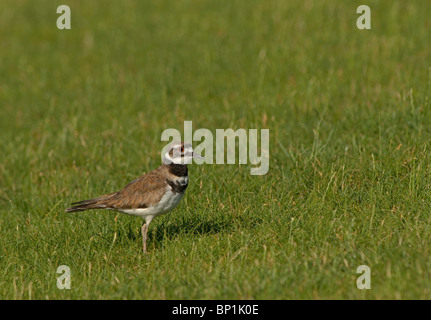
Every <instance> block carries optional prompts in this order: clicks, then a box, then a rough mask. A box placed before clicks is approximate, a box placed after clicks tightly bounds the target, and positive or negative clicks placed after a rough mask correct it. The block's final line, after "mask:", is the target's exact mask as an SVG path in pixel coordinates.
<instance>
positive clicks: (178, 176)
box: [66, 142, 203, 253]
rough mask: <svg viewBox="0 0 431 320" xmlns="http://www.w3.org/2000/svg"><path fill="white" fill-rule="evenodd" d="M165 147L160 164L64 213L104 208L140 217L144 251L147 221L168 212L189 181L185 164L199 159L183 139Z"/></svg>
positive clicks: (179, 199)
mask: <svg viewBox="0 0 431 320" xmlns="http://www.w3.org/2000/svg"><path fill="white" fill-rule="evenodd" d="M166 150H167V151H166V153H165V154H164V155H163V158H162V161H163V164H162V165H161V166H160V167H159V168H157V169H156V170H154V171H152V172H150V173H147V174H144V175H143V176H142V177H140V178H138V179H135V180H133V181H132V182H130V183H129V184H128V185H127V186H125V187H124V188H123V189H121V190H120V191H117V192H114V193H111V194H107V195H103V196H100V197H97V198H93V199H89V200H83V201H79V202H74V203H72V207H70V208H67V209H66V212H74V211H84V210H90V209H108V210H116V211H119V212H121V213H125V214H130V215H135V216H139V217H142V218H144V219H145V223H144V224H143V225H142V229H141V232H142V246H143V251H144V253H146V252H147V232H148V226H149V225H150V222H151V221H152V220H153V219H154V218H155V217H157V216H159V215H161V214H165V213H168V212H169V211H172V210H173V209H174V208H175V207H176V206H177V205H178V204H179V203H180V201H181V199H182V198H183V196H184V192H185V191H186V188H187V185H188V182H189V178H188V169H187V164H190V163H191V162H192V159H193V158H199V159H203V157H201V156H200V155H199V154H196V153H194V152H193V148H192V146H191V145H190V144H185V143H183V142H178V143H172V144H170V145H169V146H168V147H167V148H166Z"/></svg>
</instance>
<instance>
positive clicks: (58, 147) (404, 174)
mask: <svg viewBox="0 0 431 320" xmlns="http://www.w3.org/2000/svg"><path fill="white" fill-rule="evenodd" d="M60 4H68V5H70V7H71V11H72V29H71V30H65V31H60V30H58V29H57V28H56V19H57V17H58V15H57V14H56V8H57V6H58V5H60ZM360 4H365V3H364V2H363V1H342V0H337V1H333V0H331V1H329V0H325V1H322V0H319V1H318V0H303V1H300V0H298V1H281V0H280V1H255V0H243V1H240V0H238V1H205V2H202V1H197V0H181V1H167V0H164V1H159V0H157V1H156V0H154V1H137V0H136V1H132V0H129V1H109V2H108V1H86V2H85V1H62V2H56V1H48V0H43V1H38V2H37V4H36V3H35V2H34V1H2V3H1V4H0V39H1V40H0V41H1V45H2V50H1V51H0V79H2V80H1V81H0V103H1V107H0V128H1V130H0V154H1V158H2V159H1V161H0V298H3V299H29V298H31V299H392V298H394V299H417V298H419V299H430V298H431V278H430V276H431V271H430V270H431V243H430V240H431V215H430V212H431V204H430V198H431V189H430V178H431V169H430V163H431V150H430V143H429V142H430V137H431V112H430V107H431V105H430V88H431V69H430V68H431V43H430V41H429V34H430V31H431V19H430V12H431V10H430V9H431V5H430V3H429V1H427V0H423V1H422V0H415V1H410V2H406V1H389V0H387V1H384V0H379V1H378V0H373V1H369V3H368V5H369V6H370V7H371V12H372V30H370V31H365V30H364V31H361V30H358V29H357V28H356V19H357V18H358V16H359V15H358V14H356V8H357V7H358V6H359V5H360ZM185 120H192V121H193V128H194V129H198V128H208V129H210V130H211V131H212V132H213V133H215V129H217V128H223V129H225V128H233V129H238V128H245V129H248V128H256V129H263V128H268V129H270V153H269V155H270V169H269V172H268V174H266V175H264V176H251V175H250V168H251V165H241V166H239V165H203V166H198V165H192V166H191V167H190V168H189V171H190V176H191V177H190V178H191V180H190V184H189V188H188V190H187V193H186V196H185V198H184V200H183V202H182V203H181V204H180V206H179V207H178V208H177V209H176V210H175V211H173V212H172V213H170V214H169V215H166V216H163V217H159V218H157V219H155V220H154V221H153V222H152V224H151V226H150V229H149V251H150V253H149V254H148V255H147V256H145V255H143V254H142V253H141V236H140V233H139V232H140V227H141V223H142V221H141V219H139V218H136V217H130V216H126V215H121V214H117V213H115V212H103V211H89V212H83V213H69V214H66V213H65V212H64V209H65V208H66V207H67V206H68V205H69V204H70V202H72V201H76V200H82V199H86V198H89V197H94V196H98V195H100V194H104V193H108V192H112V191H115V190H118V189H120V188H121V187H123V186H124V185H125V184H126V183H127V182H129V181H130V180H132V179H134V178H136V177H138V176H139V175H140V174H142V173H143V172H148V171H150V170H152V169H154V168H156V167H158V166H159V165H160V150H161V148H162V147H163V146H164V145H165V142H161V141H160V136H161V133H162V132H163V130H165V129H167V128H177V129H179V130H180V131H182V128H183V121H185ZM363 264H365V265H368V266H369V267H370V268H371V281H372V284H371V285H372V288H371V290H364V291H361V290H358V289H357V288H356V279H357V277H358V276H359V275H357V274H356V268H357V267H358V266H359V265H363ZM60 265H68V266H69V267H70V269H71V276H72V278H71V290H59V289H57V287H56V280H57V277H58V276H59V275H58V274H56V270H57V267H58V266H60Z"/></svg>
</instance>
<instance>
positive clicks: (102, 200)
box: [66, 193, 116, 212]
mask: <svg viewBox="0 0 431 320" xmlns="http://www.w3.org/2000/svg"><path fill="white" fill-rule="evenodd" d="M115 194H116V193H111V194H107V195H105V196H101V197H97V198H93V199H88V200H83V201H78V202H73V203H72V207H70V208H67V209H66V212H74V211H85V210H90V209H109V207H108V206H107V203H106V200H108V199H109V198H111V197H112V196H114V195H115Z"/></svg>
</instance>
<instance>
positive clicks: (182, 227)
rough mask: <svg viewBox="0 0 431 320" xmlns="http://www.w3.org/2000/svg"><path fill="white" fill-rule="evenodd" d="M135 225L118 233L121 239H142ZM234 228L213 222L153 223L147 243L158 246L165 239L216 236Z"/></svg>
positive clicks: (225, 223)
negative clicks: (153, 243)
mask: <svg viewBox="0 0 431 320" xmlns="http://www.w3.org/2000/svg"><path fill="white" fill-rule="evenodd" d="M134 226H135V225H133V224H130V225H129V226H128V228H127V229H123V230H122V231H120V230H119V231H118V236H119V237H126V238H127V239H129V240H130V241H132V242H135V241H138V240H141V239H142V235H141V232H140V231H141V230H140V228H139V232H136V228H135V227H134ZM231 228H232V224H231V223H228V222H227V221H212V220H206V221H201V220H184V221H179V222H169V221H167V222H162V223H161V224H156V223H151V224H150V228H149V230H148V235H147V237H148V238H147V239H148V240H147V241H148V242H150V241H151V242H155V243H156V245H157V244H159V243H162V242H163V240H164V239H174V238H176V237H177V236H179V235H185V236H187V235H201V236H204V235H214V234H217V233H219V232H222V231H226V230H229V229H231Z"/></svg>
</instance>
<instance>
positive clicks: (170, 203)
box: [121, 186, 184, 221]
mask: <svg viewBox="0 0 431 320" xmlns="http://www.w3.org/2000/svg"><path fill="white" fill-rule="evenodd" d="M183 197H184V193H175V192H172V188H171V187H170V186H167V187H166V192H165V194H164V195H163V196H162V198H161V199H160V201H159V203H157V204H156V205H155V206H153V207H149V208H140V209H123V210H121V212H123V213H126V214H131V215H134V216H140V217H142V218H145V220H146V221H148V220H150V221H151V220H152V219H153V218H154V217H156V216H158V215H161V214H165V213H168V212H169V211H172V210H173V209H175V208H176V207H177V206H178V204H179V203H180V202H181V199H182V198H183Z"/></svg>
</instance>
